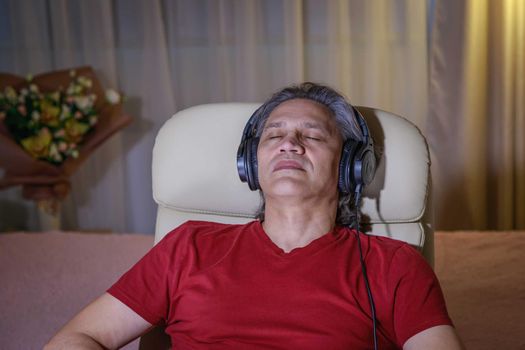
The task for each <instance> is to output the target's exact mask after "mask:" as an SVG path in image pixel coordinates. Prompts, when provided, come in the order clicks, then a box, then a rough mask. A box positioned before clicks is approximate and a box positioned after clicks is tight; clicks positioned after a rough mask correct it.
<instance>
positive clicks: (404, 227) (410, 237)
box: [141, 103, 433, 348]
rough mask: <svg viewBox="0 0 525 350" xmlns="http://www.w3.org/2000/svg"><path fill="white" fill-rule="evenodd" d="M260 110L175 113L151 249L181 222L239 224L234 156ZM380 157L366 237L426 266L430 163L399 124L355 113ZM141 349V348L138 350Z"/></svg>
mask: <svg viewBox="0 0 525 350" xmlns="http://www.w3.org/2000/svg"><path fill="white" fill-rule="evenodd" d="M258 106H259V104H252V103H217V104H206V105H199V106H195V107H191V108H188V109H185V110H182V111H180V112H178V113H176V114H175V115H174V116H173V117H171V118H170V119H169V120H168V121H167V122H166V123H165V124H164V125H163V126H162V128H161V129H160V130H159V133H158V135H157V138H156V141H155V147H154V149H153V165H152V166H153V197H154V199H155V202H156V203H157V204H158V211H157V223H156V229H155V242H158V241H159V240H161V239H162V237H164V235H165V234H166V233H168V232H169V231H171V230H172V229H174V228H175V227H177V226H178V225H180V224H182V223H184V222H185V221H187V220H209V221H218V222H224V223H245V222H248V221H250V220H253V218H254V214H255V212H256V211H257V209H258V206H259V200H260V197H259V194H258V193H257V192H252V191H250V190H249V188H248V185H247V184H245V183H242V182H241V181H240V180H239V176H238V174H237V166H236V155H237V148H238V146H239V143H240V140H241V135H242V130H243V128H244V125H245V123H246V121H247V120H248V118H249V117H250V116H251V114H252V113H253V112H254V111H255V109H256V108H257V107H258ZM358 109H359V110H360V111H361V113H362V114H363V116H364V118H365V119H366V121H367V124H368V127H369V129H370V133H371V135H372V137H373V139H374V143H375V146H376V148H377V149H378V151H379V154H380V155H381V156H380V158H379V161H378V166H377V172H376V175H375V178H374V180H373V182H372V184H371V185H370V186H368V187H367V188H365V190H364V193H363V205H362V209H361V212H362V214H363V221H364V224H365V225H364V226H363V227H366V231H368V233H370V234H374V235H380V236H388V237H391V238H394V239H398V240H402V241H406V242H408V243H410V244H411V245H413V246H416V247H418V248H419V249H421V250H422V251H423V254H424V256H425V257H426V259H427V260H428V261H429V262H430V263H431V264H432V262H433V227H432V224H431V218H432V216H431V215H430V214H431V209H430V206H429V203H430V195H429V194H430V157H429V151H428V147H427V144H426V141H425V138H424V137H423V135H422V134H421V132H420V131H419V130H418V129H417V128H416V127H415V126H414V125H413V124H412V123H410V122H409V121H407V120H406V119H404V118H402V117H399V116H397V115H394V114H392V113H389V112H385V111H382V110H378V109H373V108H367V107H358ZM141 348H143V346H141Z"/></svg>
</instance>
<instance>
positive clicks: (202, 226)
mask: <svg viewBox="0 0 525 350" xmlns="http://www.w3.org/2000/svg"><path fill="white" fill-rule="evenodd" d="M361 242H362V246H363V253H364V255H365V261H366V266H367V270H368V278H369V281H370V287H371V290H372V294H373V297H374V301H375V305H376V313H377V318H378V343H379V349H381V350H387V349H398V348H401V347H402V345H403V344H404V342H405V341H406V340H407V339H408V338H410V337H411V336H413V335H415V334H417V333H419V332H421V331H423V330H425V329H427V328H430V327H433V326H437V325H445V324H446V325H451V324H452V322H451V320H450V318H449V317H448V314H447V310H446V307H445V302H444V299H443V295H442V292H441V289H440V287H439V283H438V281H437V279H436V277H435V275H434V273H433V271H432V269H431V268H430V267H429V266H428V264H427V263H426V262H425V261H424V259H423V258H422V257H421V255H420V254H419V253H418V252H417V251H416V250H414V249H413V248H411V247H410V246H409V245H407V244H405V243H402V242H399V241H395V240H392V239H388V238H384V237H375V236H367V235H361ZM108 292H109V293H110V294H111V295H113V296H114V297H116V298H118V299H119V300H121V301H122V302H123V303H125V304H126V305H128V306H129V307H130V308H131V309H133V310H134V311H135V312H137V313H138V314H139V315H140V316H141V317H142V318H144V319H145V320H146V321H148V322H150V323H152V324H157V325H164V326H165V327H166V333H167V334H169V335H170V337H171V340H172V344H173V348H174V349H247V348H248V349H371V348H373V340H372V321H371V316H370V315H371V312H370V305H369V302H368V297H367V292H366V289H365V284H364V280H363V275H362V271H361V265H360V261H359V251H358V248H357V235H356V233H355V231H353V230H350V229H348V228H344V227H337V228H336V229H334V230H333V231H332V232H329V233H327V234H325V235H323V236H322V237H320V238H318V239H316V240H314V241H312V242H311V243H310V244H309V245H307V246H306V247H302V248H297V249H294V250H292V251H291V252H289V253H285V252H284V251H283V250H282V249H280V248H279V247H278V246H276V245H275V244H274V243H273V242H272V241H271V240H270V239H269V237H268V236H267V235H266V233H265V232H264V231H263V228H262V226H261V224H260V223H259V222H258V221H254V222H251V223H249V224H246V225H225V224H218V223H209V222H197V221H192V222H188V223H186V224H183V225H181V226H180V227H178V228H177V229H175V230H174V231H172V232H171V233H169V234H168V235H167V236H166V237H165V238H164V239H163V240H162V241H161V242H159V243H158V244H157V245H156V246H155V247H154V248H153V249H151V251H150V252H149V253H147V254H146V255H145V256H144V258H142V260H140V261H139V262H138V263H137V264H136V265H135V266H134V267H132V268H131V269H130V270H129V271H128V272H127V273H126V274H124V275H123V276H122V277H121V278H120V280H119V281H118V282H117V283H116V284H115V285H113V286H112V287H111V288H110V289H109V290H108Z"/></svg>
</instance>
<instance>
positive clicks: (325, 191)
mask: <svg viewBox="0 0 525 350" xmlns="http://www.w3.org/2000/svg"><path fill="white" fill-rule="evenodd" d="M341 148H342V139H341V136H340V134H339V132H338V130H337V126H336V123H335V120H334V118H333V117H332V115H331V112H330V110H329V109H328V108H327V107H325V106H323V105H322V104H319V103H317V102H315V101H311V100H307V99H293V100H289V101H286V102H283V103H281V104H280V105H279V106H277V107H276V108H275V109H274V110H273V111H272V113H271V114H270V116H269V118H268V120H267V121H266V124H265V126H264V129H263V132H262V134H261V138H260V141H259V146H258V149H257V160H258V175H259V183H260V185H261V188H262V190H263V193H264V195H265V197H266V199H269V198H271V197H272V196H277V197H283V196H295V197H298V198H304V199H307V198H313V197H314V198H323V197H326V196H329V197H332V198H333V196H335V198H337V183H338V173H339V159H340V157H341Z"/></svg>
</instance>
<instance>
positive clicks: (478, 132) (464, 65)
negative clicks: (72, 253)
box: [427, 0, 525, 230]
mask: <svg viewBox="0 0 525 350" xmlns="http://www.w3.org/2000/svg"><path fill="white" fill-rule="evenodd" d="M524 21H525V2H524V1H521V0H493V1H489V0H468V1H456V0H441V1H437V2H436V8H435V19H434V29H433V32H432V35H433V37H432V45H431V57H430V59H431V65H430V66H431V73H430V103H429V105H430V116H429V123H428V131H427V134H428V136H429V142H430V145H431V149H432V151H433V155H434V164H433V166H432V170H433V174H434V180H435V181H434V183H435V186H434V188H435V197H434V198H435V204H436V216H437V223H438V228H442V229H502V230H503V229H505V230H507V229H523V228H525V141H524V133H525V105H524V103H525V80H524V79H525V25H524Z"/></svg>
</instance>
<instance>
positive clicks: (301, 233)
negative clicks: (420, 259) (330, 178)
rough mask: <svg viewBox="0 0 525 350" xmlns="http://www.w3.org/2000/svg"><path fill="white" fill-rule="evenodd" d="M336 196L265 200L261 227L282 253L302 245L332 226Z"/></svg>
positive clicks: (327, 230) (335, 210) (321, 234)
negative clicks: (300, 199)
mask: <svg viewBox="0 0 525 350" xmlns="http://www.w3.org/2000/svg"><path fill="white" fill-rule="evenodd" d="M336 214H337V198H331V199H327V200H325V201H321V202H316V201H312V202H308V201H304V200H302V201H296V202H292V201H290V200H287V201H276V200H271V199H268V198H267V200H266V205H265V212H264V222H263V224H262V225H263V228H264V231H265V232H266V234H267V235H268V237H269V238H270V239H271V240H272V241H273V242H274V243H275V244H276V245H277V246H278V247H280V248H281V249H283V250H284V251H285V252H289V251H291V250H293V249H295V248H299V247H304V246H306V245H308V244H309V243H310V242H312V241H313V240H315V239H317V238H319V237H321V236H323V235H324V234H326V233H328V232H330V231H331V230H332V229H333V228H334V226H335V219H336Z"/></svg>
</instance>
